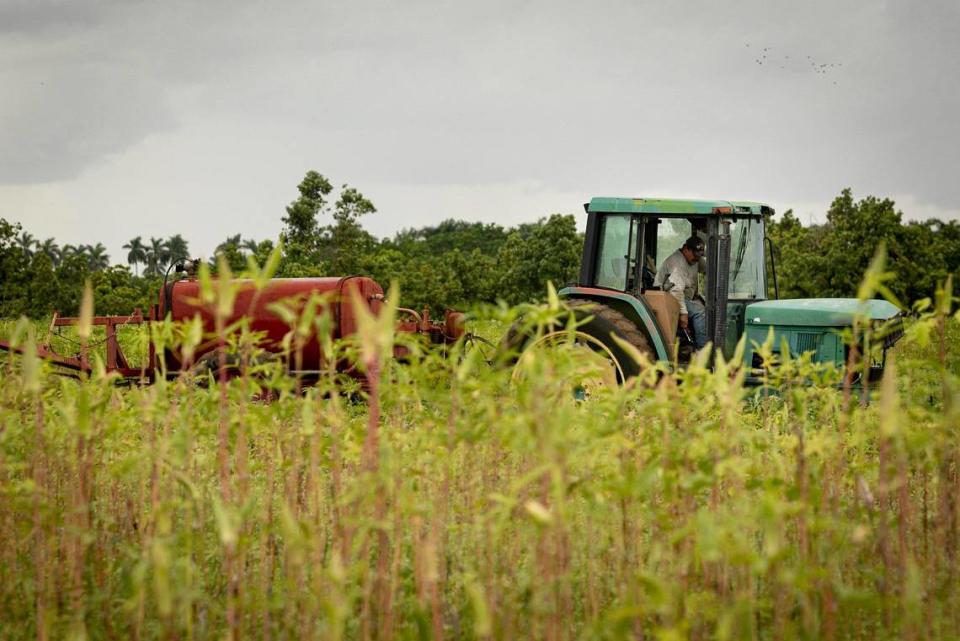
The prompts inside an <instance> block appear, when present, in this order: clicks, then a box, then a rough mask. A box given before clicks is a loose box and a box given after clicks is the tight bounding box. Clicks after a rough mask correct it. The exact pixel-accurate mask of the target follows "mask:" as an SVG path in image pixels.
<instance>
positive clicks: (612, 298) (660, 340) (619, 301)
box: [557, 286, 670, 362]
mask: <svg viewBox="0 0 960 641" xmlns="http://www.w3.org/2000/svg"><path fill="white" fill-rule="evenodd" d="M557 294H558V295H559V296H560V298H583V299H586V300H592V301H595V302H597V303H602V304H603V305H606V306H608V307H610V308H612V309H615V310H617V311H618V312H620V313H621V314H623V315H624V316H626V317H627V318H629V319H630V320H631V321H633V322H634V323H636V325H637V327H639V328H640V329H641V330H642V331H643V332H644V333H645V334H646V335H647V338H648V339H650V345H651V346H652V347H653V349H654V350H655V351H656V353H657V360H659V361H667V362H670V351H669V350H668V349H667V342H666V340H664V337H663V332H661V331H660V326H659V325H657V321H656V318H655V317H654V315H653V310H652V309H650V305H648V304H647V302H646V301H645V300H643V299H642V298H637V297H636V296H631V295H630V294H626V293H624V292H619V291H615V290H610V289H603V288H600V287H580V286H570V287H564V288H563V289H561V290H560V291H559V292H557Z"/></svg>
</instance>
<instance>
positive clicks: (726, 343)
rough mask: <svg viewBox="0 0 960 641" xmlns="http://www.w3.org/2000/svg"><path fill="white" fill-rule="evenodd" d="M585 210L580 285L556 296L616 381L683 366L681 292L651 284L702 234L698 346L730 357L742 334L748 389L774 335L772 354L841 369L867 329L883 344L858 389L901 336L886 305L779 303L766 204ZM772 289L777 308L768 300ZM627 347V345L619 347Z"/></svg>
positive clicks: (687, 351) (649, 203)
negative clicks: (857, 332) (644, 363)
mask: <svg viewBox="0 0 960 641" xmlns="http://www.w3.org/2000/svg"><path fill="white" fill-rule="evenodd" d="M585 209H586V211H587V232H586V237H585V239H584V246H583V257H582V261H581V265H580V277H579V279H578V282H577V283H575V284H571V285H569V286H567V287H565V288H564V289H562V290H560V292H559V294H560V296H561V297H562V298H564V299H565V300H566V301H567V305H568V307H569V308H570V309H571V310H572V311H573V312H574V313H575V314H576V315H577V316H579V317H581V319H582V323H581V324H580V325H578V327H577V330H576V331H577V334H576V336H575V337H574V338H575V339H576V340H578V341H580V342H581V343H582V344H585V345H590V346H591V349H594V351H598V352H602V353H603V354H605V355H606V357H607V358H608V359H609V360H610V361H612V362H613V363H614V366H615V370H616V374H617V377H618V379H619V380H621V381H622V380H625V379H626V378H629V377H630V376H635V375H637V374H638V373H639V372H640V367H641V366H640V365H639V364H637V362H636V361H637V359H636V358H634V357H635V355H636V353H637V352H639V353H641V354H644V355H645V356H646V357H647V358H648V359H649V360H651V361H668V362H673V363H678V364H683V363H684V362H685V361H687V360H688V359H689V358H690V355H691V351H692V348H691V346H690V344H689V343H690V341H689V339H688V338H687V337H686V336H685V333H684V332H678V321H679V318H680V303H679V302H678V299H677V298H676V297H675V296H676V295H677V294H678V293H677V292H673V293H672V292H669V291H664V289H663V288H662V287H660V286H658V284H659V283H662V279H658V278H657V271H658V270H659V269H660V268H661V267H662V266H663V263H664V261H666V260H667V258H668V257H670V255H671V254H673V253H674V252H676V251H678V250H679V249H680V247H681V246H682V245H683V244H684V242H685V240H686V239H688V238H690V237H691V236H697V237H699V239H701V240H702V241H703V243H702V244H703V246H704V247H705V250H706V251H705V252H704V256H703V257H702V258H701V265H702V267H701V268H700V270H699V271H700V275H699V282H698V287H697V288H696V289H697V294H698V296H699V298H701V299H702V302H703V305H704V309H705V311H706V328H705V330H704V331H705V333H706V336H705V337H700V338H701V342H703V343H709V344H711V345H713V346H714V349H715V350H719V351H720V352H721V353H722V354H723V355H724V357H726V358H730V357H731V356H732V355H733V354H734V352H735V351H736V346H737V343H738V342H739V341H740V339H741V338H743V337H745V338H746V341H747V342H746V347H745V350H744V354H743V362H744V363H745V364H746V366H747V367H748V368H749V373H748V376H747V379H746V380H747V383H750V384H762V381H763V380H764V379H765V375H766V374H765V373H766V370H765V368H766V361H765V360H764V359H763V358H762V356H761V355H760V353H759V352H758V349H759V348H758V346H759V345H761V344H763V343H764V342H765V341H766V339H767V337H768V336H769V335H770V333H771V332H773V348H772V350H771V351H772V353H773V355H774V356H776V355H777V354H778V353H779V350H782V349H783V348H784V346H786V348H787V349H788V350H789V353H790V356H799V355H801V354H812V359H813V360H814V361H816V362H819V363H832V364H833V365H835V366H836V367H837V369H840V370H842V369H843V368H844V367H845V366H846V365H847V363H848V362H850V361H849V359H848V348H847V347H846V345H845V343H844V339H843V333H844V332H846V331H847V330H849V329H850V328H852V327H853V326H854V325H855V323H856V322H857V319H860V321H862V322H867V323H869V324H870V325H871V326H872V327H875V328H876V329H877V330H879V333H878V334H875V335H879V336H883V341H882V345H881V347H882V349H880V350H879V351H877V350H873V351H871V353H870V354H869V355H867V356H868V358H865V359H861V362H862V363H863V366H862V367H860V370H862V371H861V372H860V373H858V374H856V375H857V376H861V375H862V376H863V377H864V378H863V379H862V380H863V381H864V382H865V383H867V384H869V383H871V382H872V381H876V380H879V377H880V376H881V374H882V371H883V367H884V363H885V358H886V350H887V349H889V348H890V347H891V346H892V345H893V344H894V343H895V342H896V340H897V338H899V336H900V335H901V334H902V331H901V329H900V324H901V322H902V321H901V319H900V310H899V309H897V307H895V306H894V305H892V304H891V303H889V302H887V301H882V300H872V301H859V300H857V299H855V298H833V299H819V298H814V299H803V300H776V299H779V295H778V287H777V276H776V264H775V262H774V255H773V244H772V243H771V242H770V241H769V239H767V238H766V236H765V234H764V223H765V221H766V220H767V219H768V218H769V217H771V216H772V215H773V213H774V212H773V210H772V209H771V208H770V207H768V206H767V205H763V204H760V203H754V202H738V201H716V200H669V199H655V198H594V199H593V200H591V201H590V202H589V203H588V204H587V205H585ZM696 244H697V245H700V243H696ZM768 257H769V260H770V267H771V270H770V278H769V280H768V278H767V271H766V262H767V258H768ZM685 259H686V260H687V264H688V265H693V263H694V262H696V259H695V258H694V257H693V255H692V254H691V257H690V258H689V259H687V258H685ZM688 278H689V274H688ZM770 285H772V293H773V299H774V300H768V298H769V297H770V292H771V288H770ZM554 333H556V334H559V333H560V332H559V330H556V331H554ZM514 334H515V338H516V339H517V340H514V342H515V343H521V344H520V345H519V347H521V348H523V347H524V345H523V344H522V343H523V341H522V340H520V339H522V338H523V337H522V336H517V335H516V333H514ZM704 338H705V340H703V339H704ZM538 340H539V341H540V342H545V341H546V340H547V339H546V338H543V337H541V338H539V339H538ZM624 343H627V344H629V345H630V346H632V349H624V348H623V344H624ZM871 345H874V347H876V344H875V343H871ZM864 350H865V347H864V348H861V349H860V351H861V352H863V351H864ZM868 361H869V362H868ZM867 365H869V367H867ZM851 375H853V373H851ZM858 380H861V379H858Z"/></svg>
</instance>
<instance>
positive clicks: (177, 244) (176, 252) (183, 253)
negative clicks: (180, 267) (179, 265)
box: [166, 234, 190, 263]
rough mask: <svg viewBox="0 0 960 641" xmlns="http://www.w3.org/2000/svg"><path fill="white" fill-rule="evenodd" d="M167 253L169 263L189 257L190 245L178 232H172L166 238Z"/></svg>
mask: <svg viewBox="0 0 960 641" xmlns="http://www.w3.org/2000/svg"><path fill="white" fill-rule="evenodd" d="M166 245H167V255H168V257H169V261H170V262H171V263H175V262H177V261H179V260H185V259H187V258H190V247H189V245H188V243H187V241H186V239H184V237H183V236H182V235H180V234H174V235H173V236H171V237H170V238H168V239H167V242H166Z"/></svg>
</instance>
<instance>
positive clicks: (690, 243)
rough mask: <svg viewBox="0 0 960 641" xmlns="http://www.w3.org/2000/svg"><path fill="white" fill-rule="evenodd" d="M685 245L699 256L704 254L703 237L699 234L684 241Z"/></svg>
mask: <svg viewBox="0 0 960 641" xmlns="http://www.w3.org/2000/svg"><path fill="white" fill-rule="evenodd" d="M683 246H684V247H686V248H687V249H689V250H690V251H692V252H693V253H694V254H696V255H697V256H702V255H703V239H702V238H700V237H699V236H691V237H690V238H688V239H687V240H685V241H684V243H683Z"/></svg>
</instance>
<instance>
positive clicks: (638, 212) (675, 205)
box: [564, 198, 773, 360]
mask: <svg viewBox="0 0 960 641" xmlns="http://www.w3.org/2000/svg"><path fill="white" fill-rule="evenodd" d="M585 209H586V211H587V233H586V239H585V242H584V250H583V259H582V261H581V267H580V278H579V282H578V284H577V286H576V288H568V290H564V293H565V294H566V295H570V296H576V297H577V298H580V297H588V298H590V299H593V300H597V301H600V300H603V302H604V303H605V304H612V305H614V306H615V307H617V308H619V310H620V311H621V313H624V314H625V315H627V316H628V317H632V318H635V319H640V320H642V319H644V318H647V319H649V320H648V321H647V322H643V326H644V329H645V331H646V333H647V334H648V342H649V343H650V347H651V351H652V352H653V353H652V354H651V356H655V357H656V358H664V359H667V360H674V359H675V358H679V359H680V360H686V358H687V357H688V355H689V349H684V347H685V346H686V340H685V338H686V337H685V333H680V334H678V321H679V316H680V304H679V302H678V301H677V299H676V298H675V297H674V295H673V294H671V293H670V292H666V291H663V290H662V289H661V287H660V286H658V285H657V284H655V282H656V274H657V271H658V269H660V268H661V266H662V265H663V263H664V261H665V260H666V259H667V258H668V257H669V256H670V255H671V254H673V253H674V252H676V251H678V250H679V249H680V247H681V246H682V245H683V243H684V241H685V240H686V239H687V238H689V237H690V236H694V235H696V236H699V237H700V238H701V239H702V240H703V241H704V244H705V246H706V254H705V256H704V258H703V259H702V263H703V264H702V265H701V275H700V283H699V287H698V294H699V296H700V297H702V299H703V302H704V305H705V308H706V312H707V336H706V341H709V342H711V343H713V344H715V345H718V346H720V347H722V348H723V351H724V352H725V353H727V355H728V356H729V355H730V354H732V353H733V350H734V349H735V347H736V342H737V340H738V339H739V337H740V336H741V335H742V334H743V331H744V322H745V308H746V306H747V305H748V304H750V303H753V302H757V301H761V300H765V299H766V298H767V277H766V269H765V255H764V250H765V247H767V246H768V245H767V244H765V242H764V238H765V237H764V217H765V216H770V215H772V214H773V210H772V209H770V208H769V207H767V206H766V205H761V204H759V203H746V202H727V201H699V200H697V201H694V200H663V199H643V198H594V199H593V200H592V201H591V202H590V203H588V204H587V205H586V206H585ZM573 289H576V291H573ZM678 339H679V341H678ZM678 342H679V344H680V347H681V349H680V351H679V352H676V353H675V351H674V346H675V344H677V343H678Z"/></svg>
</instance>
